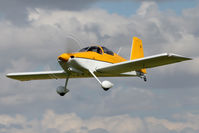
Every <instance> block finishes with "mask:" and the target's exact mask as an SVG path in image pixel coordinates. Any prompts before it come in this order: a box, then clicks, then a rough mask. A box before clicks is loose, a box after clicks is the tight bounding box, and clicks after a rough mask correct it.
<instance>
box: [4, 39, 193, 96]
mask: <svg viewBox="0 0 199 133" xmlns="http://www.w3.org/2000/svg"><path fill="white" fill-rule="evenodd" d="M185 60H191V58H187V57H183V56H180V55H176V54H172V53H163V54H158V55H153V56H148V57H144V52H143V47H142V40H140V39H139V38H137V37H134V38H133V43H132V50H131V57H130V60H126V59H124V58H122V57H121V56H119V55H117V54H116V53H113V52H112V51H111V50H109V49H107V48H106V47H103V46H99V45H96V46H89V47H86V48H83V49H81V50H80V51H79V52H76V53H63V54H61V55H60V56H59V57H58V62H59V64H60V65H61V67H62V68H63V70H59V71H43V72H24V73H9V74H7V75H6V76H7V77H9V78H12V79H16V80H20V81H28V80H42V79H66V82H65V86H59V87H58V88H57V93H58V94H59V95H61V96H64V95H65V94H66V93H67V92H69V90H68V89H67V83H68V79H69V78H90V77H94V78H95V79H96V80H97V81H98V82H99V84H100V85H101V87H102V88H103V89H104V90H105V91H107V90H108V89H109V88H111V87H113V84H112V83H111V82H109V81H107V80H105V81H103V82H101V81H100V80H99V78H98V77H127V76H129V77H135V76H137V77H140V78H143V79H144V81H146V68H153V67H158V66H163V65H168V64H172V63H176V62H181V61H185Z"/></svg>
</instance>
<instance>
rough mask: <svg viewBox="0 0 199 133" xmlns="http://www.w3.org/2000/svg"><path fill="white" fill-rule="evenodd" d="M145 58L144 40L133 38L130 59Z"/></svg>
mask: <svg viewBox="0 0 199 133" xmlns="http://www.w3.org/2000/svg"><path fill="white" fill-rule="evenodd" d="M143 57H144V50H143V47H142V40H141V39H139V38H137V37H133V42H132V50H131V57H130V59H131V60H135V59H138V58H143ZM139 71H141V72H143V73H146V69H141V70H139Z"/></svg>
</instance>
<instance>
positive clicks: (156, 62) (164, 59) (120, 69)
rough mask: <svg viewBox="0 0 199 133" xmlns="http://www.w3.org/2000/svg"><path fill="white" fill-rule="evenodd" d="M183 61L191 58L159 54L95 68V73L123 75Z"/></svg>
mask: <svg viewBox="0 0 199 133" xmlns="http://www.w3.org/2000/svg"><path fill="white" fill-rule="evenodd" d="M185 60H191V58H187V57H183V56H180V55H176V54H168V53H164V54H159V55H154V56H148V57H143V58H139V59H135V60H129V61H124V62H121V63H116V64H111V65H109V66H106V67H101V68H97V69H96V71H97V72H101V73H111V74H115V73H125V72H130V71H136V70H140V69H144V68H153V67H158V66H163V65H168V64H172V63H177V62H181V61H185Z"/></svg>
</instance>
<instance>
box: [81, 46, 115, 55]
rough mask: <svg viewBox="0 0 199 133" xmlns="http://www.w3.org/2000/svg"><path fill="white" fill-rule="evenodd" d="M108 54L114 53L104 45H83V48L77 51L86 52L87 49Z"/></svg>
mask: <svg viewBox="0 0 199 133" xmlns="http://www.w3.org/2000/svg"><path fill="white" fill-rule="evenodd" d="M102 50H103V52H104V53H106V54H109V55H114V53H113V51H111V50H109V49H108V48H106V47H103V46H102V47H99V46H90V47H85V48H83V49H81V50H80V51H79V52H88V51H92V52H96V53H98V54H102V53H103V52H102Z"/></svg>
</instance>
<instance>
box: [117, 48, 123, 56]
mask: <svg viewBox="0 0 199 133" xmlns="http://www.w3.org/2000/svg"><path fill="white" fill-rule="evenodd" d="M121 50H122V47H120V48H119V50H118V51H117V55H119V53H120V51H121Z"/></svg>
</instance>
